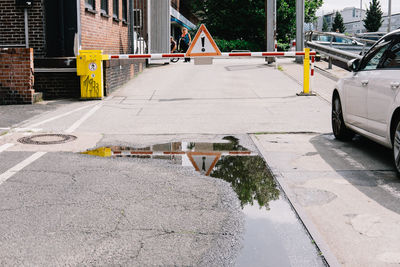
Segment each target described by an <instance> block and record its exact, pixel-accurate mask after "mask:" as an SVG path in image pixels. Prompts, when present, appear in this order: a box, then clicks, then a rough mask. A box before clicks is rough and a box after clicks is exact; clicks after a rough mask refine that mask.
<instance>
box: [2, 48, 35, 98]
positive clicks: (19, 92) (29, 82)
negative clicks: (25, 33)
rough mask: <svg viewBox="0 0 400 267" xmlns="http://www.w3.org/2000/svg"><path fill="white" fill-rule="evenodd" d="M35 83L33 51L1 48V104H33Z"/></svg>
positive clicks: (30, 49)
mask: <svg viewBox="0 0 400 267" xmlns="http://www.w3.org/2000/svg"><path fill="white" fill-rule="evenodd" d="M33 82H34V79H33V49H32V48H0V104H1V105H4V104H6V105H8V104H32V103H33V93H34V90H33Z"/></svg>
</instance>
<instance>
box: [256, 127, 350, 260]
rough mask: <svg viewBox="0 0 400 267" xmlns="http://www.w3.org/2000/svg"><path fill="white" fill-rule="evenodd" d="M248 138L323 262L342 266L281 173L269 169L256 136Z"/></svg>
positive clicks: (265, 156)
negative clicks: (296, 199)
mask: <svg viewBox="0 0 400 267" xmlns="http://www.w3.org/2000/svg"><path fill="white" fill-rule="evenodd" d="M249 136H250V139H251V140H252V141H253V143H254V145H255V146H256V147H257V149H258V151H259V152H260V154H261V156H262V157H263V158H264V160H265V163H266V165H267V167H268V168H269V170H270V171H271V173H272V175H273V177H274V178H275V179H276V181H277V182H278V184H279V186H280V187H281V189H282V191H283V193H284V194H285V195H286V198H287V200H288V202H289V204H290V205H291V206H292V208H293V210H294V212H295V213H296V215H297V216H298V218H299V219H300V221H301V223H302V224H303V225H304V227H305V229H306V231H307V232H308V233H309V235H310V236H311V238H312V239H313V240H314V241H315V244H316V246H317V248H318V249H319V250H320V252H321V253H322V255H321V256H322V257H323V258H324V259H325V262H326V263H327V265H328V266H330V267H339V266H342V265H341V264H340V263H339V261H338V260H337V258H336V256H335V255H334V254H333V253H332V252H331V250H330V248H329V246H328V244H327V243H326V242H325V240H324V238H323V237H322V235H321V233H320V232H319V231H318V229H317V227H316V226H315V224H314V223H313V222H312V221H311V219H310V218H309V217H308V216H307V214H306V212H305V211H304V209H303V208H302V207H301V206H300V205H299V204H298V203H296V201H295V197H294V196H295V195H294V193H293V192H292V190H291V189H290V187H289V185H288V184H287V183H286V182H285V180H284V179H283V176H282V174H281V173H279V171H278V170H276V169H271V168H270V167H269V165H268V162H267V154H266V153H265V151H264V150H263V149H262V147H263V146H262V144H261V142H260V141H258V139H257V137H256V136H255V135H254V134H249Z"/></svg>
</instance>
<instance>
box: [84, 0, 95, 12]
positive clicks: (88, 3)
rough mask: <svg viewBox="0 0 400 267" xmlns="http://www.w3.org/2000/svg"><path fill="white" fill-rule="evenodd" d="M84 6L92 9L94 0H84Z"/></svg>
mask: <svg viewBox="0 0 400 267" xmlns="http://www.w3.org/2000/svg"><path fill="white" fill-rule="evenodd" d="M85 7H86V8H90V9H93V10H94V7H95V5H94V0H85Z"/></svg>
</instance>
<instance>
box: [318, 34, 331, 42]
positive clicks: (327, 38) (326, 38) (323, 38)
mask: <svg viewBox="0 0 400 267" xmlns="http://www.w3.org/2000/svg"><path fill="white" fill-rule="evenodd" d="M318 39H319V40H318V41H320V42H330V41H331V40H332V36H328V35H320V36H319V38H318Z"/></svg>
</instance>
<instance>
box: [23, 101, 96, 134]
mask: <svg viewBox="0 0 400 267" xmlns="http://www.w3.org/2000/svg"><path fill="white" fill-rule="evenodd" d="M94 105H97V103H96V104H93V105H87V106H84V107H80V108H77V109H74V110H71V111H68V112H66V113H63V114H60V115H57V116H54V117H52V118H49V119H46V120H44V121H40V122H37V123H34V124H32V125H29V126H27V127H26V128H33V127H37V126H39V125H42V124H45V123H47V122H51V121H54V120H57V119H59V118H62V117H65V116H68V115H70V114H72V113H74V112H77V111H79V110H82V109H85V108H89V107H92V106H94Z"/></svg>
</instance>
